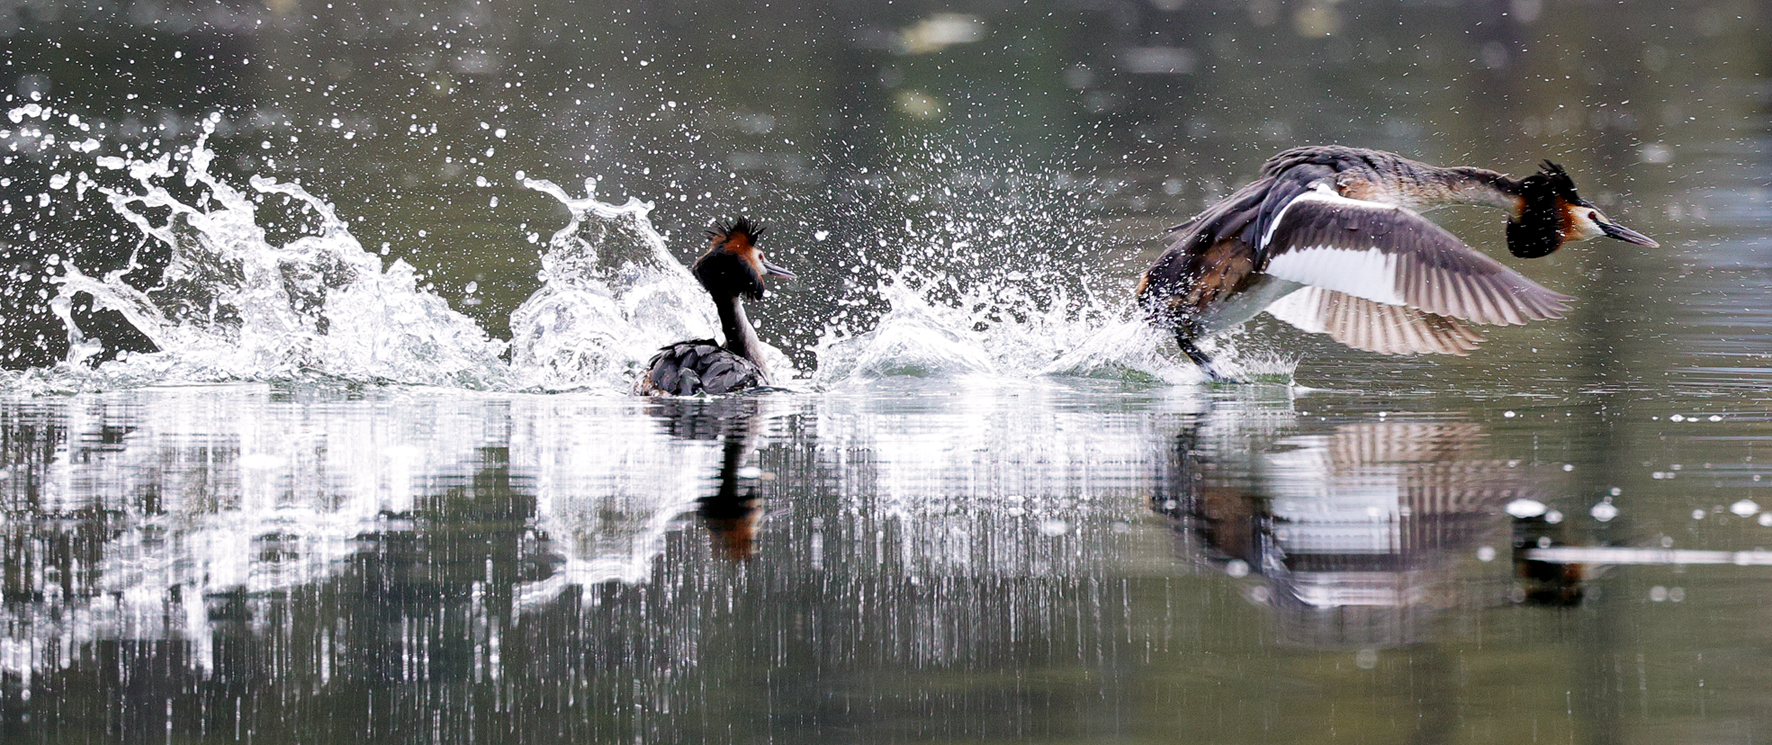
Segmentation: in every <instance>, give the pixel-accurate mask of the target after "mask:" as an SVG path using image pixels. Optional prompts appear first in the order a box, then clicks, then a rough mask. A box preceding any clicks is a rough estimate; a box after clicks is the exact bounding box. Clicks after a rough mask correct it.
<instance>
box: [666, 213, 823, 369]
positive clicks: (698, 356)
mask: <svg viewBox="0 0 1772 745" xmlns="http://www.w3.org/2000/svg"><path fill="white" fill-rule="evenodd" d="M762 234H763V228H761V227H755V226H752V225H751V223H750V221H748V220H746V219H744V218H742V217H741V218H738V220H737V221H735V222H733V223H732V224H731V225H726V226H715V228H714V229H713V230H710V231H708V236H709V237H710V238H711V239H712V242H711V244H710V245H709V247H708V252H707V253H705V254H702V256H701V258H699V259H696V260H695V264H694V265H693V266H691V267H689V271H690V272H692V273H694V274H695V278H696V279H697V280H699V281H700V282H701V286H702V287H704V288H706V289H707V291H708V294H709V295H713V296H714V305H715V307H717V308H718V309H719V311H720V330H721V332H722V333H724V334H725V335H726V343H725V344H724V345H721V344H720V343H719V342H716V341H714V340H713V339H695V340H692V341H681V342H677V343H675V344H671V345H668V346H665V347H662V348H660V349H659V350H658V354H656V355H653V357H652V360H651V361H650V362H647V363H646V374H644V375H642V376H640V380H639V381H638V382H637V383H635V384H634V393H636V394H638V395H642V396H693V395H695V394H698V393H712V394H722V393H733V392H735V391H741V390H744V389H746V388H755V387H757V386H763V385H769V366H768V365H767V364H765V363H764V362H763V343H762V342H761V341H758V340H757V330H756V329H754V328H751V322H750V319H748V318H745V314H744V298H746V297H749V298H752V299H758V298H761V297H763V277H764V276H765V275H768V276H773V277H784V278H787V279H793V278H794V274H793V273H792V272H789V271H788V270H786V269H783V268H781V267H778V266H775V265H774V264H771V263H769V262H767V261H764V260H763V253H762V252H761V251H758V250H757V245H756V240H757V236H759V235H762Z"/></svg>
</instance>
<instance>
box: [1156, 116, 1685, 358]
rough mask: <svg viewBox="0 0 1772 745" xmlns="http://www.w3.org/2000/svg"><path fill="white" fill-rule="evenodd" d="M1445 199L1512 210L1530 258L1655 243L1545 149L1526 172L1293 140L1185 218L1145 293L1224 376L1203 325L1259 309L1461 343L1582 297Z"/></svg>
mask: <svg viewBox="0 0 1772 745" xmlns="http://www.w3.org/2000/svg"><path fill="white" fill-rule="evenodd" d="M1449 204H1477V205H1484V206H1489V207H1495V208H1498V209H1501V210H1503V211H1505V212H1507V214H1508V222H1507V240H1508V250H1509V252H1511V253H1513V254H1514V255H1515V256H1519V257H1522V258H1536V257H1540V256H1545V255H1548V254H1550V253H1551V252H1553V251H1556V250H1557V249H1558V248H1561V247H1562V246H1563V244H1565V243H1569V242H1573V241H1583V240H1587V239H1589V238H1596V237H1599V236H1602V235H1605V236H1609V237H1612V238H1616V239H1618V240H1622V241H1625V242H1628V243H1634V244H1637V245H1641V246H1655V245H1656V243H1655V241H1653V240H1650V239H1649V238H1648V237H1646V236H1644V235H1642V234H1641V233H1637V232H1635V231H1633V230H1630V229H1628V228H1625V227H1624V226H1622V225H1619V224H1618V223H1615V222H1613V221H1612V220H1611V219H1609V218H1607V217H1606V216H1605V215H1604V214H1603V213H1601V212H1600V210H1599V209H1598V208H1596V207H1594V206H1593V205H1592V204H1590V203H1588V202H1587V201H1586V200H1584V199H1582V198H1581V196H1580V195H1579V194H1577V193H1576V191H1575V182H1574V180H1572V179H1570V178H1569V174H1568V173H1567V172H1566V171H1564V170H1563V168H1562V167H1561V166H1558V165H1556V164H1555V163H1551V162H1549V161H1545V163H1544V165H1543V166H1542V167H1541V168H1540V169H1539V171H1538V172H1537V173H1534V174H1532V175H1531V176H1527V177H1526V178H1524V179H1519V180H1515V179H1513V178H1510V177H1508V176H1507V175H1505V174H1501V173H1497V172H1495V171H1490V170H1486V169H1482V168H1469V167H1456V168H1439V167H1436V166H1430V165H1427V164H1425V163H1419V162H1416V161H1413V160H1409V159H1407V158H1404V157H1402V156H1400V155H1396V154H1394V153H1387V152H1383V151H1379V150H1366V149H1362V148H1351V147H1338V146H1328V147H1306V148H1294V149H1292V150H1287V151H1285V152H1283V153H1280V154H1278V155H1275V156H1274V157H1272V158H1270V159H1268V161H1267V162H1266V163H1265V164H1263V165H1262V169H1261V177H1260V178H1259V179H1257V180H1256V181H1255V182H1254V183H1251V184H1249V185H1247V186H1244V187H1243V188H1241V189H1238V190H1237V192H1236V193H1234V194H1232V195H1231V196H1230V197H1228V198H1226V199H1224V200H1223V201H1221V202H1219V203H1217V204H1215V205H1213V206H1211V207H1209V208H1207V209H1206V211H1205V212H1202V213H1200V215H1199V216H1197V217H1195V218H1194V219H1193V220H1190V221H1188V222H1187V223H1184V224H1182V225H1178V226H1176V227H1175V228H1174V229H1173V230H1174V231H1175V232H1176V233H1177V236H1176V240H1175V242H1174V243H1173V244H1172V245H1170V247H1169V250H1168V251H1166V252H1164V253H1163V255H1162V256H1161V257H1160V258H1158V259H1157V263H1156V265H1155V266H1153V267H1151V268H1150V270H1149V271H1146V272H1145V275H1144V277H1143V278H1142V279H1140V280H1139V284H1138V290H1137V294H1138V300H1139V303H1140V305H1141V307H1143V308H1144V310H1145V312H1146V313H1147V315H1148V317H1149V318H1150V320H1151V322H1152V323H1154V324H1156V325H1158V326H1161V327H1163V328H1166V329H1169V330H1171V331H1172V332H1174V334H1175V338H1176V341H1177V342H1179V343H1180V345H1181V349H1182V351H1183V352H1184V353H1186V354H1187V355H1188V357H1189V358H1190V359H1192V360H1194V362H1196V363H1198V364H1199V365H1200V366H1201V367H1202V368H1204V369H1205V370H1206V372H1207V374H1209V375H1211V376H1212V377H1214V378H1219V377H1220V375H1219V373H1218V372H1217V371H1216V370H1215V369H1214V368H1213V367H1212V364H1211V360H1210V359H1208V358H1207V356H1206V355H1205V354H1204V353H1203V352H1201V351H1200V349H1199V348H1198V347H1197V346H1195V344H1194V341H1195V340H1196V339H1198V338H1199V337H1201V336H1205V335H1209V334H1213V333H1217V332H1219V331H1224V330H1227V329H1229V328H1232V327H1234V326H1237V325H1239V324H1241V323H1243V322H1244V321H1247V320H1249V319H1250V318H1252V317H1254V316H1255V315H1256V314H1257V313H1260V312H1262V311H1263V310H1266V311H1268V312H1270V313H1272V314H1273V315H1275V316H1277V317H1279V318H1280V319H1282V320H1284V321H1286V322H1288V323H1291V324H1292V325H1294V326H1297V327H1299V328H1301V329H1304V330H1305V331H1310V332H1315V333H1326V334H1328V335H1329V336H1330V337H1331V338H1333V339H1335V340H1336V341H1339V342H1342V343H1344V344H1347V345H1349V346H1352V347H1355V348H1358V349H1365V350H1369V351H1374V352H1380V353H1384V354H1422V353H1443V354H1458V355H1463V354H1468V353H1469V352H1470V351H1471V350H1472V349H1475V348H1476V346H1477V344H1478V343H1479V342H1481V341H1482V339H1483V337H1482V335H1481V334H1479V333H1477V332H1476V331H1475V330H1473V329H1472V328H1471V327H1470V324H1472V323H1478V324H1496V325H1507V324H1520V323H1526V322H1528V321H1536V320H1543V319H1547V318H1559V317H1561V316H1562V313H1563V312H1564V311H1566V310H1568V308H1569V306H1568V303H1569V301H1570V300H1572V299H1573V298H1570V297H1568V296H1566V295H1562V294H1559V293H1556V292H1552V291H1550V290H1547V289H1545V288H1543V287H1540V286H1539V285H1538V284H1537V283H1535V282H1533V281H1532V280H1530V279H1527V278H1526V277H1524V276H1522V275H1520V274H1519V273H1518V272H1515V271H1514V270H1512V269H1509V268H1507V267H1506V266H1503V265H1502V264H1501V263H1500V262H1497V261H1495V260H1494V259H1491V258H1489V257H1487V256H1484V255H1483V254H1480V253H1477V252H1476V251H1474V250H1472V249H1471V248H1470V247H1469V246H1467V245H1465V244H1464V242H1463V241H1460V240H1459V239H1458V238H1456V237H1454V236H1453V235H1452V234H1451V233H1448V232H1446V231H1445V230H1444V229H1442V228H1440V227H1439V226H1438V225H1435V224H1433V223H1432V222H1429V221H1428V220H1427V219H1426V218H1424V217H1422V216H1421V215H1420V214H1419V211H1423V210H1429V209H1433V208H1436V207H1442V206H1445V205H1449Z"/></svg>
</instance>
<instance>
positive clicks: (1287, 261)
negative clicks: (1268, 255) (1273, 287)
mask: <svg viewBox="0 0 1772 745" xmlns="http://www.w3.org/2000/svg"><path fill="white" fill-rule="evenodd" d="M1347 201H1353V200H1347ZM1397 259H1398V256H1397V255H1396V254H1391V253H1385V252H1384V251H1381V250H1379V249H1377V248H1369V249H1366V250H1364V251H1357V250H1350V249H1347V248H1342V247H1338V246H1310V247H1303V248H1292V249H1290V250H1288V251H1287V252H1286V253H1283V254H1280V255H1278V256H1275V257H1273V259H1271V260H1269V261H1268V265H1267V273H1268V274H1272V275H1274V276H1275V277H1279V278H1281V279H1287V280H1291V281H1293V282H1298V283H1301V284H1307V285H1311V286H1313V287H1321V288H1324V289H1328V290H1334V291H1336V292H1345V293H1347V294H1349V295H1353V296H1355V297H1363V298H1366V299H1367V300H1371V301H1373V302H1375V303H1384V304H1386V305H1406V304H1407V303H1406V302H1405V301H1404V300H1403V293H1402V292H1401V290H1399V289H1398V287H1397V274H1398V272H1397Z"/></svg>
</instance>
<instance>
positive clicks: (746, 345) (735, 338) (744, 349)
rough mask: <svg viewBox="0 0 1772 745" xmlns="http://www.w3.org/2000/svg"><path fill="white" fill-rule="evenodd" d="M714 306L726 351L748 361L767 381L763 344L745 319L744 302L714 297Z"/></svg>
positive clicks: (736, 297) (731, 296)
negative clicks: (718, 312) (716, 310)
mask: <svg viewBox="0 0 1772 745" xmlns="http://www.w3.org/2000/svg"><path fill="white" fill-rule="evenodd" d="M714 305H715V306H716V307H718V308H719V309H720V330H721V332H722V333H724V334H725V335H726V351H728V352H731V353H733V354H736V355H738V356H740V357H743V358H745V359H747V360H750V361H751V363H752V364H755V365H756V366H757V370H758V371H760V372H762V373H763V379H764V380H768V379H769V365H768V364H767V363H765V362H763V342H762V341H761V340H759V339H758V338H757V330H756V329H755V328H752V327H751V320H750V319H749V318H746V317H745V313H744V301H743V300H741V299H740V298H739V297H738V296H737V295H727V296H724V297H720V296H715V298H714Z"/></svg>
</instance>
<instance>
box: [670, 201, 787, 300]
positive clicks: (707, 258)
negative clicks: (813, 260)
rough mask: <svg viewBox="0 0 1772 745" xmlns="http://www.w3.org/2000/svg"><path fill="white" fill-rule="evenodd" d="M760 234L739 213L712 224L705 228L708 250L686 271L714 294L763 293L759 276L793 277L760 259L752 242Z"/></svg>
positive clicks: (757, 229)
mask: <svg viewBox="0 0 1772 745" xmlns="http://www.w3.org/2000/svg"><path fill="white" fill-rule="evenodd" d="M762 234H763V228H762V227H761V226H754V225H752V224H751V222H750V221H749V220H746V219H744V218H742V217H741V218H738V219H737V220H734V221H733V222H732V224H730V225H716V226H715V227H714V229H713V230H710V231H708V237H709V238H710V239H711V244H710V245H709V246H708V252H707V253H705V254H702V256H701V258H699V259H696V260H695V264H694V265H693V266H691V267H689V271H691V272H693V273H694V274H695V278H696V279H697V280H700V281H701V286H702V287H705V288H707V291H708V292H709V293H712V294H713V295H714V296H716V297H737V296H740V295H743V296H745V297H749V298H752V299H757V298H761V297H763V277H765V276H771V277H782V278H785V279H793V278H794V273H793V272H790V271H788V270H786V269H783V268H781V267H779V266H776V265H774V264H771V263H769V262H767V261H764V260H763V252H762V251H760V250H758V248H757V243H756V241H757V236H760V235H762Z"/></svg>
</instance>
